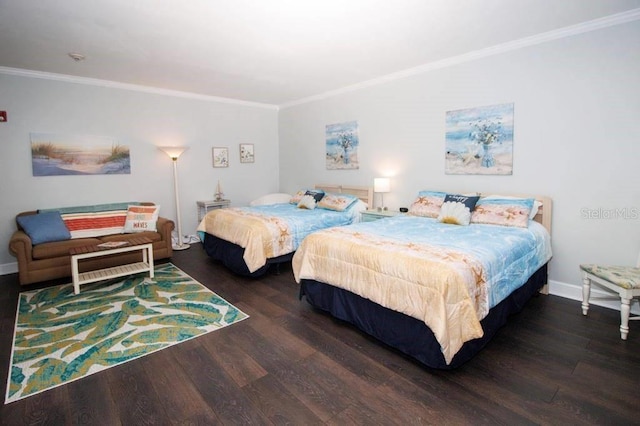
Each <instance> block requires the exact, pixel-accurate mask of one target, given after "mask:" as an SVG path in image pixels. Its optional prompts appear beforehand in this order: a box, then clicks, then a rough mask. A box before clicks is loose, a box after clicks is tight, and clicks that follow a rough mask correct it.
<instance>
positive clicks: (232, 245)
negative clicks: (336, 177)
mask: <svg viewBox="0 0 640 426" xmlns="http://www.w3.org/2000/svg"><path fill="white" fill-rule="evenodd" d="M341 188H342V187H341ZM345 188H346V187H345ZM348 188H351V189H354V188H355V189H354V192H355V191H356V190H357V191H361V190H363V189H362V188H361V187H348ZM345 190H348V189H345ZM364 190H365V193H366V194H368V192H367V190H366V189H364ZM356 193H357V192H356ZM330 195H331V194H327V197H329V196H330ZM339 196H340V197H341V198H349V197H351V198H353V200H354V201H353V203H352V204H350V205H349V207H347V208H346V209H345V210H343V211H336V210H332V209H328V208H322V207H318V208H313V209H308V208H300V207H299V206H298V205H297V204H295V203H277V204H268V205H260V206H253V207H236V208H228V209H217V210H212V211H210V212H209V213H207V215H206V216H205V217H204V219H203V220H202V223H201V224H200V226H199V230H201V231H202V232H204V241H203V244H204V248H205V250H206V251H207V254H208V255H209V256H210V257H212V258H214V259H216V260H220V261H221V262H222V263H223V264H224V265H225V266H227V268H229V269H231V270H232V271H233V272H235V273H237V274H240V275H244V276H252V277H258V276H260V275H263V274H264V273H265V272H266V271H267V270H268V268H269V266H270V265H273V264H278V263H281V262H287V261H290V260H291V257H292V256H293V253H294V252H295V251H296V249H297V248H298V247H299V246H300V243H301V242H302V240H303V239H304V238H305V237H306V236H307V235H309V234H310V233H312V232H315V231H318V230H321V229H325V228H329V227H339V226H344V225H349V224H352V223H354V222H358V221H359V219H360V212H361V211H362V210H364V209H366V208H367V203H366V202H365V201H363V200H362V199H358V197H357V196H356V195H349V194H347V193H343V194H339ZM336 197H337V196H336ZM334 198H335V197H334ZM364 198H365V199H366V196H365V197H364ZM318 205H319V206H320V204H318Z"/></svg>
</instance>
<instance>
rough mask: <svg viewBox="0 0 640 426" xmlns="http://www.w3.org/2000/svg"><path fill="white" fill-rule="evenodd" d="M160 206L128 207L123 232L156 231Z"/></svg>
mask: <svg viewBox="0 0 640 426" xmlns="http://www.w3.org/2000/svg"><path fill="white" fill-rule="evenodd" d="M159 212H160V206H129V208H128V209H127V220H126V222H125V224H124V232H127V233H132V232H145V231H154V232H155V231H156V222H157V221H158V214H159Z"/></svg>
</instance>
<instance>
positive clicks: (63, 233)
mask: <svg viewBox="0 0 640 426" xmlns="http://www.w3.org/2000/svg"><path fill="white" fill-rule="evenodd" d="M16 221H17V222H18V224H19V225H20V226H21V227H22V229H24V232H26V233H27V235H28V236H29V238H31V244H34V245H35V244H42V243H50V242H53V241H64V240H68V239H70V238H71V233H70V232H69V230H68V229H67V227H66V226H65V224H64V222H63V221H62V217H61V216H60V212H57V211H56V212H46V213H38V214H30V215H25V216H18V217H17V218H16Z"/></svg>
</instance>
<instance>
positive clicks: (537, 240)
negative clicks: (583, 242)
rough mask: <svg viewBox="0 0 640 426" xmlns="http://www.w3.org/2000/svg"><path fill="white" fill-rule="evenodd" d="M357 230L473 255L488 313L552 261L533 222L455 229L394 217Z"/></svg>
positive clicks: (543, 234)
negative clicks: (484, 287) (481, 275)
mask: <svg viewBox="0 0 640 426" xmlns="http://www.w3.org/2000/svg"><path fill="white" fill-rule="evenodd" d="M372 224H375V225H372ZM357 226H358V228H355V227H354V229H356V230H361V231H363V232H372V233H375V234H376V235H379V236H381V237H385V238H395V239H398V240H400V241H405V242H412V243H414V244H430V245H435V246H440V247H447V248H451V249H456V250H460V251H463V252H467V253H469V254H471V255H473V256H474V257H475V258H477V259H478V260H479V261H480V262H481V263H482V266H483V269H484V271H485V273H486V284H487V290H488V291H487V294H488V307H489V309H491V308H493V307H494V306H495V305H497V304H498V303H500V302H501V301H502V300H504V299H505V298H506V297H507V296H508V295H509V294H511V293H512V292H513V291H514V290H515V289H517V288H519V287H521V286H522V285H523V284H524V283H525V282H527V280H528V279H529V277H530V276H531V275H532V274H533V273H534V272H535V271H537V270H538V269H539V268H540V267H541V266H542V265H544V264H545V263H547V262H548V261H549V260H550V259H551V254H552V253H551V237H550V235H549V233H548V232H547V230H546V229H545V228H544V227H543V226H542V225H541V224H539V223H537V222H533V221H530V223H529V227H528V228H516V227H509V226H497V225H480V224H471V225H469V226H458V225H449V224H443V223H440V222H438V221H437V220H436V219H430V218H423V217H415V216H397V217H393V218H389V219H386V220H379V221H376V222H367V223H362V224H358V225H357Z"/></svg>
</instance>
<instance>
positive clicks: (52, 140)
mask: <svg viewBox="0 0 640 426" xmlns="http://www.w3.org/2000/svg"><path fill="white" fill-rule="evenodd" d="M30 139H31V165H32V170H33V176H60V175H121V174H131V158H130V154H129V147H127V146H126V145H121V144H119V143H118V142H117V141H116V140H115V139H114V138H110V137H103V136H80V135H57V134H49V133H31V134H30Z"/></svg>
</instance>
